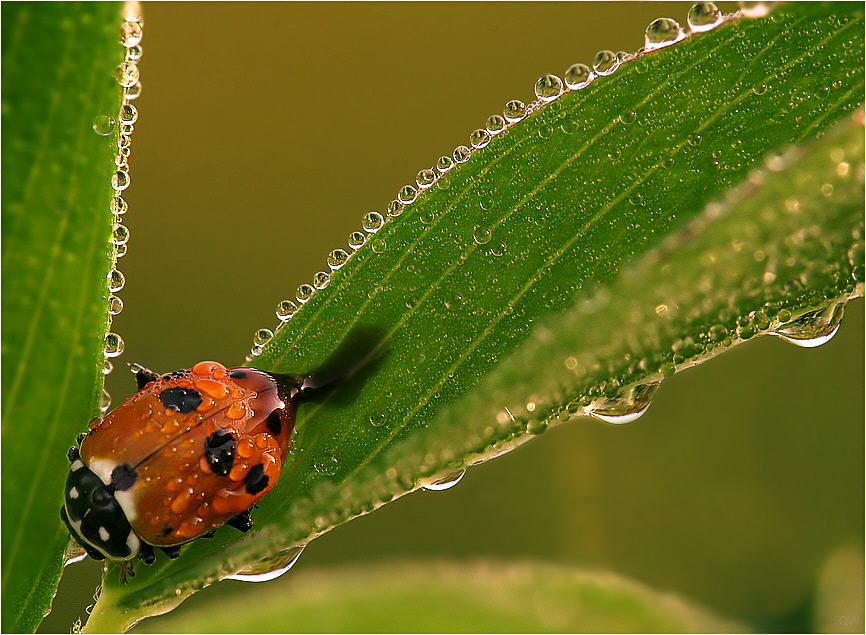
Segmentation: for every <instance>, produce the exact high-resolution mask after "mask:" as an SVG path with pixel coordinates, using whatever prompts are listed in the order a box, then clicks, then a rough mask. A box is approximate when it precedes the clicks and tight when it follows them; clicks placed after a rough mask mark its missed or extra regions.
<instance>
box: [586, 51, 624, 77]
mask: <svg viewBox="0 0 866 635" xmlns="http://www.w3.org/2000/svg"><path fill="white" fill-rule="evenodd" d="M592 68H593V69H594V70H595V72H596V73H597V74H599V75H610V74H611V73H613V72H614V71H615V70H616V69H617V68H619V59H618V58H617V56H616V55H615V54H614V53H613V52H612V51H599V52H598V53H596V54H595V60H593V63H592Z"/></svg>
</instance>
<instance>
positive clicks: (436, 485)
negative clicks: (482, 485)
mask: <svg viewBox="0 0 866 635" xmlns="http://www.w3.org/2000/svg"><path fill="white" fill-rule="evenodd" d="M464 474H466V470H465V469H460V470H457V471H456V472H452V473H451V474H448V475H447V476H443V477H442V478H440V479H438V480H435V481H433V482H432V483H427V484H426V485H424V489H426V490H429V491H431V492H441V491H442V490H446V489H450V488H452V487H454V486H455V485H457V483H459V482H460V481H461V479H462V478H463V475H464Z"/></svg>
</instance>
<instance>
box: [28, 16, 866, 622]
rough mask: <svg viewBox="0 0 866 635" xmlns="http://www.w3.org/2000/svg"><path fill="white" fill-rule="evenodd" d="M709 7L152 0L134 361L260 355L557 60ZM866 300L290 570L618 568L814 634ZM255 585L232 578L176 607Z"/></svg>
mask: <svg viewBox="0 0 866 635" xmlns="http://www.w3.org/2000/svg"><path fill="white" fill-rule="evenodd" d="M689 6H690V3H617V4H604V3H507V4H500V3H459V4H454V3H411V4H403V3H350V4H343V3H322V4H320V3H299V4H296V3H290V4H283V3H244V4H240V3H154V4H149V3H144V6H143V8H144V14H143V15H144V23H145V31H144V40H143V41H142V47H143V49H144V56H143V59H142V62H141V65H140V66H141V70H142V86H143V89H142V95H141V97H140V98H139V99H138V100H137V101H136V102H135V105H136V106H137V107H138V109H139V120H138V122H137V123H136V125H135V134H134V136H133V146H132V148H133V149H132V156H131V160H130V164H131V170H132V172H131V174H132V185H131V187H130V188H129V190H127V192H126V194H125V197H126V199H127V200H128V202H129V206H130V211H129V213H128V214H127V216H126V218H125V221H126V224H127V226H128V227H129V229H130V232H131V236H132V238H131V240H130V243H129V253H128V254H127V255H126V256H125V257H124V258H122V259H121V261H120V263H119V268H120V269H121V270H122V271H123V273H124V274H125V276H126V281H127V282H126V287H125V288H124V289H123V291H122V292H121V293H120V296H121V298H122V299H123V301H124V304H125V309H124V311H123V313H122V314H121V315H119V316H118V317H117V318H116V319H115V321H114V330H115V331H117V332H118V333H120V334H121V335H122V336H123V338H124V340H125V342H126V353H124V355H123V356H122V357H120V358H119V359H118V360H117V366H118V367H121V366H124V365H125V363H126V362H132V361H135V362H139V363H141V364H144V365H146V366H149V367H150V368H153V369H154V370H157V371H160V372H165V371H169V370H173V369H176V368H180V367H188V366H190V365H191V364H193V363H195V362H197V361H199V360H201V359H216V360H220V361H222V362H224V363H227V364H238V363H241V362H242V361H243V359H244V356H245V355H246V353H247V352H248V350H249V348H250V345H251V341H252V334H253V332H254V331H255V330H257V329H259V328H261V327H268V328H273V327H274V326H275V325H276V323H277V320H276V317H275V315H274V308H275V306H276V304H277V302H278V301H280V300H282V299H286V298H291V297H293V295H294V291H295V289H296V288H297V286H298V285H300V284H302V283H305V282H309V281H310V280H311V279H312V276H313V274H314V273H315V272H316V271H319V270H322V269H326V265H325V257H326V256H327V254H328V252H329V251H330V250H332V249H334V248H336V247H345V242H346V238H347V236H348V234H349V233H350V232H352V231H354V230H356V229H358V228H359V227H360V220H361V217H362V216H363V215H364V214H365V213H366V212H368V211H370V210H378V211H382V210H384V208H385V206H386V205H387V203H388V202H389V201H390V200H391V199H393V198H394V197H395V195H396V193H397V191H398V190H399V188H400V187H401V186H402V185H404V184H406V183H410V182H412V181H413V179H414V176H415V174H416V173H417V172H418V171H419V170H420V169H422V168H425V167H430V166H431V165H432V164H433V163H434V162H435V161H436V159H437V158H438V157H439V156H441V155H443V154H450V152H451V151H452V150H453V149H454V147H456V146H457V145H459V144H466V143H467V141H468V136H469V133H470V132H471V131H472V130H474V129H476V128H478V127H481V126H482V125H483V124H484V121H485V120H486V118H487V117H488V116H489V115H491V114H494V113H498V112H501V109H502V106H503V105H504V104H505V102H507V101H508V100H509V99H521V100H523V101H525V102H527V103H528V102H530V101H532V99H533V93H532V87H533V85H534V82H535V80H536V79H537V78H538V77H540V76H541V75H544V74H547V73H556V74H559V75H560V76H561V75H562V73H564V71H565V69H566V68H567V67H568V66H569V65H571V64H573V63H575V62H583V63H588V64H589V63H591V61H592V58H593V56H594V54H595V53H596V51H598V50H601V49H612V50H614V51H617V50H626V51H635V50H637V49H638V48H639V47H640V46H642V44H643V31H644V29H645V27H646V26H647V25H648V24H649V23H650V22H651V21H652V20H653V19H655V18H657V17H662V16H667V17H672V18H674V19H676V20H678V21H679V22H680V23H681V24H685V21H686V15H687V13H688V9H689ZM722 6H723V7H724V8H726V9H727V10H731V5H730V4H727V5H722ZM863 313H864V312H863V303H862V301H861V300H858V301H855V302H853V303H852V306H851V307H849V309H848V315H847V316H846V319H845V321H844V323H843V326H842V328H841V330H840V331H839V333H838V335H837V336H836V338H835V339H833V340H832V341H831V342H830V343H828V344H827V345H825V346H823V347H821V348H819V349H815V350H802V349H798V348H796V347H794V346H791V345H789V344H786V343H785V342H782V341H781V340H778V339H774V338H772V339H771V338H763V339H761V340H759V341H754V342H750V343H749V344H748V345H746V346H743V347H739V348H736V349H734V350H732V351H730V352H729V353H726V354H724V355H722V356H721V357H719V358H717V359H714V360H712V361H711V362H709V363H707V364H705V365H703V366H701V367H700V368H699V369H696V370H690V371H688V372H686V373H684V374H682V375H678V376H676V377H674V378H673V379H671V380H669V381H667V382H665V384H664V386H663V387H662V388H661V390H660V391H659V393H658V395H657V396H656V398H655V401H654V403H653V405H652V407H651V408H650V410H649V411H648V413H647V414H646V415H645V416H644V417H643V418H641V419H640V420H639V421H637V422H635V423H633V424H630V425H627V426H619V427H616V426H610V425H607V424H603V423H601V422H598V421H595V420H589V419H579V420H577V421H576V422H572V423H569V424H567V425H563V426H560V427H558V428H555V429H553V430H550V431H549V432H548V433H546V434H544V435H542V437H541V438H540V439H538V440H535V441H533V442H532V443H529V444H527V445H524V446H522V447H520V448H518V449H517V450H516V451H514V452H512V453H511V454H509V455H507V456H505V457H503V458H500V459H498V460H495V461H492V462H490V463H488V464H484V465H481V466H479V467H475V468H473V469H472V470H470V472H469V473H468V474H467V475H466V477H465V479H464V480H463V481H462V482H461V483H460V484H459V485H458V486H457V487H455V488H453V489H452V490H449V491H447V492H442V493H435V492H429V493H416V494H413V495H410V496H408V497H405V498H403V499H401V500H398V501H396V502H394V503H392V504H390V505H387V506H386V507H384V508H382V509H380V510H378V511H377V512H375V513H373V514H371V515H370V516H367V517H364V518H360V519H357V520H354V521H352V522H351V523H349V524H347V525H345V526H342V527H339V528H337V529H336V530H334V531H333V532H331V533H329V534H327V535H325V536H323V537H321V538H319V539H317V540H316V541H314V542H313V543H311V544H310V546H309V547H308V548H307V550H306V551H305V553H304V555H303V556H302V557H301V559H300V560H299V562H298V564H297V565H296V566H295V568H294V569H293V570H292V571H291V572H290V573H289V574H287V575H288V576H292V577H293V578H294V579H296V580H303V576H304V574H305V571H313V570H321V568H327V567H331V566H335V565H344V564H352V563H364V562H381V561H383V560H384V561H387V560H396V559H426V560H459V561H472V560H474V559H478V558H487V559H494V560H508V561H512V560H521V561H527V560H528V561H533V560H537V561H544V562H551V563H558V564H562V565H570V566H574V567H580V568H595V569H607V570H612V571H616V572H620V573H622V574H625V575H628V576H632V577H634V578H636V579H638V580H641V581H643V582H645V583H647V584H648V585H650V586H652V587H654V588H657V589H661V590H669V591H674V592H677V593H680V594H682V595H684V596H686V597H690V598H693V599H695V600H697V601H698V602H700V603H703V604H705V605H706V606H708V607H710V608H712V609H714V610H716V611H718V612H719V613H721V614H723V615H727V616H731V617H736V618H740V619H746V620H750V621H752V623H753V624H755V625H756V628H760V629H766V630H799V629H805V628H808V627H809V624H810V611H811V600H812V594H813V591H814V586H815V583H816V577H817V575H818V573H819V571H820V569H821V566H822V563H823V562H824V561H825V560H826V559H827V558H828V557H829V556H830V554H831V553H833V552H834V551H835V550H837V549H839V548H845V547H852V548H853V552H852V553H853V554H855V555H856V554H862V551H863V532H864V486H863V476H864V458H863V456H864V453H863V447H864V436H863V420H864V409H863V402H864V388H863V386H864V358H863V350H864V341H863V331H864V325H863ZM107 386H108V388H109V390H110V392H111V393H112V395H114V402H115V404H116V403H119V402H120V400H122V399H123V398H125V397H126V396H128V395H129V394H130V393H131V392H132V391H133V381H132V378H131V377H130V376H128V375H127V373H126V372H125V371H124V370H123V369H122V368H118V370H117V371H115V373H114V374H113V375H111V376H110V377H109V378H108V382H107ZM98 571H99V566H98V565H97V564H96V563H94V562H92V561H88V562H86V563H82V564H77V565H74V566H71V567H70V568H69V569H68V570H67V571H66V573H65V575H64V578H63V581H62V582H61V586H60V591H59V593H58V598H57V599H56V601H55V608H54V611H53V612H52V613H51V614H50V615H49V617H48V618H47V619H46V620H45V622H44V623H43V625H42V627H41V630H42V631H43V632H50V631H67V630H68V629H69V627H70V624H71V623H72V622H73V621H74V620H75V619H76V618H77V617H84V607H85V606H86V605H87V604H89V603H91V602H92V599H91V596H92V593H93V590H94V589H95V586H96V584H97V582H98ZM855 582H857V583H859V584H861V585H862V576H861V577H860V579H859V580H856V581H855ZM255 590H256V587H255V586H254V585H249V584H244V583H240V582H233V581H227V582H223V583H220V584H218V585H216V586H215V587H212V588H210V589H208V590H206V591H204V592H202V593H200V594H198V595H197V596H195V597H193V598H192V599H191V600H189V601H187V602H186V603H185V604H183V605H182V606H181V608H180V609H178V610H179V611H183V612H194V611H196V610H197V609H199V608H202V607H204V606H206V605H207V604H208V603H209V602H213V601H219V599H220V597H224V596H225V595H226V594H230V595H235V596H236V595H237V594H241V593H254V592H255ZM251 597H252V596H251ZM859 597H861V598H862V592H861V595H860V596H859ZM856 608H857V611H859V614H860V615H861V624H862V615H863V607H862V603H861V604H860V606H859V607H856ZM144 626H147V627H149V628H159V622H158V621H157V620H153V621H150V622H145V624H144ZM286 628H287V629H289V630H291V624H286ZM840 628H841V627H840ZM860 632H862V628H861V629H860Z"/></svg>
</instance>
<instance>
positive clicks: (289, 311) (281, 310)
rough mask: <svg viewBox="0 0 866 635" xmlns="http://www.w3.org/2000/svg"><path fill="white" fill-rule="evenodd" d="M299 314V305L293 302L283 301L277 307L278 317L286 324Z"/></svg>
mask: <svg viewBox="0 0 866 635" xmlns="http://www.w3.org/2000/svg"><path fill="white" fill-rule="evenodd" d="M297 312H298V305H297V304H295V303H294V302H292V301H291V300H283V301H282V302H280V303H279V304H278V305H277V317H278V318H279V319H280V320H281V321H283V322H285V321H286V320H288V319H289V318H291V317H292V316H293V315H294V314H295V313H297Z"/></svg>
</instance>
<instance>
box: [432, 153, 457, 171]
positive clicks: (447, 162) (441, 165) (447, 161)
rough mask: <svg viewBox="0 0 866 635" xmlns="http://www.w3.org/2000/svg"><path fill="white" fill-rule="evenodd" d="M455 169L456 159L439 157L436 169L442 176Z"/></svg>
mask: <svg viewBox="0 0 866 635" xmlns="http://www.w3.org/2000/svg"><path fill="white" fill-rule="evenodd" d="M453 167H454V159H452V158H451V157H439V160H438V161H437V162H436V169H437V170H439V173H440V174H445V173H446V172H447V171H448V170H450V169H451V168H453Z"/></svg>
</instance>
